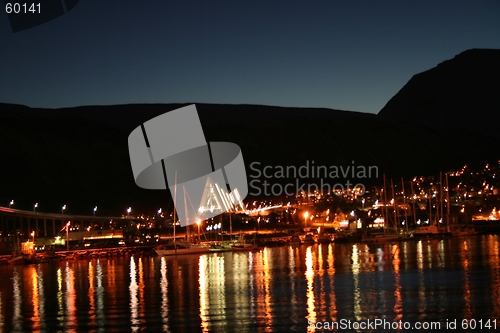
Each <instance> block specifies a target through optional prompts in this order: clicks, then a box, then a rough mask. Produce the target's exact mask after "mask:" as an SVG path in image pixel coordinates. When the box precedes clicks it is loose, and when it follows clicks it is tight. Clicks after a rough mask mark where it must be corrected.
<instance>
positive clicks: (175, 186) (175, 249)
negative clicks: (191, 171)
mask: <svg viewBox="0 0 500 333" xmlns="http://www.w3.org/2000/svg"><path fill="white" fill-rule="evenodd" d="M176 198H177V170H175V181H174V251H175V252H176V253H177V246H175V225H176V224H177V222H176V220H175V201H176Z"/></svg>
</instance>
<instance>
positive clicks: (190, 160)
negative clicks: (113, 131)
mask: <svg viewBox="0 0 500 333" xmlns="http://www.w3.org/2000/svg"><path fill="white" fill-rule="evenodd" d="M128 147H129V153H130V162H131V164H132V171H133V174H134V179H135V182H136V184H137V185H138V186H139V187H142V188H145V189H166V188H167V187H168V189H169V190H170V193H171V194H172V198H173V199H174V205H175V209H176V212H177V216H178V217H179V221H180V223H181V225H182V226H186V225H190V224H194V223H196V222H197V221H198V220H205V219H208V218H211V217H214V216H217V215H220V214H222V213H225V212H228V211H231V210H233V209H237V208H238V207H240V208H241V209H243V203H242V200H243V199H244V198H245V197H246V195H247V194H248V183H247V178H246V171H245V165H244V162H243V156H242V153H241V150H240V148H239V147H238V145H236V144H234V143H230V142H208V143H207V142H206V141H205V135H204V133H203V128H202V127H201V122H200V119H199V117H198V112H197V110H196V106H195V105H194V104H193V105H189V106H186V107H183V108H180V109H176V110H173V111H170V112H167V113H164V114H162V115H160V116H158V117H155V118H153V119H150V120H148V121H147V122H145V123H144V124H142V125H141V126H139V127H137V128H136V129H134V130H133V131H132V133H130V135H129V138H128Z"/></svg>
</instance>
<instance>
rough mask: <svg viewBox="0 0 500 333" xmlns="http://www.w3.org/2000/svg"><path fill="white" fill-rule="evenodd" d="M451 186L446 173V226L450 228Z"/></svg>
mask: <svg viewBox="0 0 500 333" xmlns="http://www.w3.org/2000/svg"><path fill="white" fill-rule="evenodd" d="M450 204H451V203H450V185H449V183H448V173H446V225H447V226H448V227H449V226H450Z"/></svg>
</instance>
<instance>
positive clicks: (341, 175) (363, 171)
mask: <svg viewBox="0 0 500 333" xmlns="http://www.w3.org/2000/svg"><path fill="white" fill-rule="evenodd" d="M250 170H251V173H250V175H249V177H250V178H251V181H250V183H249V186H250V189H251V191H250V195H253V196H262V195H263V196H267V197H268V196H274V197H279V196H284V195H286V196H294V195H298V194H299V193H304V192H305V193H314V192H320V193H322V192H326V193H335V194H336V195H338V196H341V195H343V194H345V193H346V192H353V193H355V194H356V195H363V194H364V193H365V192H366V187H365V184H364V183H363V181H364V180H366V179H368V178H378V167H377V166H375V165H370V166H365V165H357V164H356V163H355V162H354V161H352V164H351V165H317V164H315V163H314V160H312V161H309V160H307V161H306V162H305V163H304V164H303V165H301V166H295V165H288V166H283V165H275V166H271V165H262V163H260V162H253V163H251V164H250ZM340 180H344V181H343V182H341V181H340ZM351 181H352V182H351Z"/></svg>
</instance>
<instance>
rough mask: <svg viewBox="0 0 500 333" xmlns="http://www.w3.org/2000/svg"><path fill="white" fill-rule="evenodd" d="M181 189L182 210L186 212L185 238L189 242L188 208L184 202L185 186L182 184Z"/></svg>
mask: <svg viewBox="0 0 500 333" xmlns="http://www.w3.org/2000/svg"><path fill="white" fill-rule="evenodd" d="M182 190H183V193H184V211H185V214H186V240H187V241H188V242H189V219H188V209H187V202H186V188H185V187H184V186H182Z"/></svg>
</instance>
